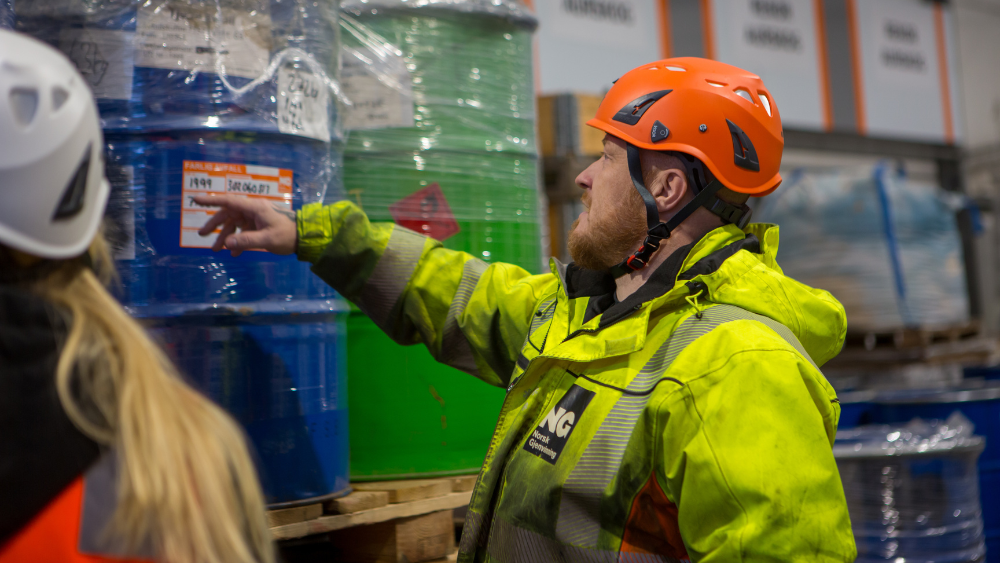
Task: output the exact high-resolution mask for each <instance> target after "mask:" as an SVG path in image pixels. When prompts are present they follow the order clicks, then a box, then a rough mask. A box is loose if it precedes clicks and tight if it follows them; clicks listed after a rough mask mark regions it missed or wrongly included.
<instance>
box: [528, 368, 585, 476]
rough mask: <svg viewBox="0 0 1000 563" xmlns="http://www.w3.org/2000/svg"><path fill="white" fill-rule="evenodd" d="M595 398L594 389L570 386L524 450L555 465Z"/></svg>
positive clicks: (529, 439)
mask: <svg viewBox="0 0 1000 563" xmlns="http://www.w3.org/2000/svg"><path fill="white" fill-rule="evenodd" d="M593 398H594V392H593V391H587V390H586V389H584V388H583V387H580V386H578V385H574V386H572V387H570V388H569V391H567V392H566V394H565V395H563V397H562V399H560V400H559V402H558V403H556V405H555V406H554V407H552V410H550V411H549V414H547V415H546V416H545V418H544V419H542V422H541V424H539V425H538V427H537V428H535V429H534V430H533V431H532V432H531V435H530V436H528V441H527V442H525V443H524V450H525V451H526V452H528V453H532V454H534V455H536V456H538V457H540V458H542V459H544V460H545V461H547V462H549V463H551V464H553V465H555V463H556V460H557V459H559V454H561V453H562V451H563V448H564V447H565V446H566V442H567V441H568V440H569V436H570V434H571V433H572V432H573V428H574V427H575V424H576V423H577V422H579V421H580V416H582V415H583V411H584V410H585V409H586V408H587V405H588V404H590V400H591V399H593Z"/></svg>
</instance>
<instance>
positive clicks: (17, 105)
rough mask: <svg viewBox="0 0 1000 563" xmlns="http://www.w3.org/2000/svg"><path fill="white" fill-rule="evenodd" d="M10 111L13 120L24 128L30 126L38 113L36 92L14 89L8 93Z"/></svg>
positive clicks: (30, 89) (31, 89)
mask: <svg viewBox="0 0 1000 563" xmlns="http://www.w3.org/2000/svg"><path fill="white" fill-rule="evenodd" d="M10 109H11V111H12V112H13V113H14V119H16V120H17V122H18V123H19V124H21V125H22V126H24V127H27V126H28V125H31V122H32V121H34V120H35V114H36V113H38V90H35V89H34V88H14V89H12V90H11V91H10Z"/></svg>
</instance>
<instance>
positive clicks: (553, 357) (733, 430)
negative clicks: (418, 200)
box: [298, 202, 856, 563]
mask: <svg viewBox="0 0 1000 563" xmlns="http://www.w3.org/2000/svg"><path fill="white" fill-rule="evenodd" d="M298 229H299V242H298V256H299V258H300V259H301V260H307V261H309V262H311V263H312V264H313V271H314V272H315V273H316V274H318V275H319V276H320V277H321V278H323V279H324V280H325V281H326V282H327V283H329V284H330V285H332V286H333V287H334V288H335V289H337V291H339V292H340V293H341V294H342V295H344V296H345V297H346V298H348V299H350V300H352V301H353V302H354V303H356V304H357V305H358V306H359V307H360V308H361V309H362V310H363V311H364V312H365V313H366V314H368V315H369V316H370V317H371V318H372V320H373V321H374V322H375V323H376V324H378V325H379V326H380V327H381V328H382V329H383V330H385V332H386V333H387V334H388V335H389V336H390V337H392V338H393V339H394V340H395V341H396V342H398V343H400V344H416V343H420V342H422V343H423V344H424V345H426V346H427V348H428V349H429V350H430V352H431V354H433V355H434V357H435V358H436V359H437V360H438V361H441V362H443V363H446V364H448V365H451V366H454V367H456V368H458V369H461V370H463V371H466V372H468V373H470V374H472V375H474V376H476V377H478V378H480V379H482V380H483V381H485V382H487V383H490V384H492V385H499V386H503V387H504V388H507V397H506V399H505V401H504V404H503V408H502V409H501V412H500V413H499V420H498V422H497V427H496V432H495V433H494V435H493V439H492V441H491V442H490V444H489V448H488V450H487V451H486V452H485V453H486V459H485V461H484V463H483V470H482V473H481V474H480V477H479V480H478V482H477V483H476V487H475V490H474V492H473V495H472V501H471V503H470V506H469V512H468V515H467V517H466V524H465V530H464V533H463V535H462V540H461V542H460V553H459V561H468V562H471V561H498V562H511V563H514V562H536V561H537V562H549V561H567V562H569V561H601V562H605V561H606V562H609V563H610V562H620V561H650V562H653V561H696V562H699V563H712V562H727V563H728V562H738V561H774V562H779V561H780V562H790V561H809V562H818V561H837V562H848V561H854V559H855V556H856V550H855V545H854V539H853V536H852V534H851V526H850V520H849V517H848V514H847V504H846V501H845V498H844V490H843V487H842V485H841V482H840V476H839V474H838V472H837V466H836V464H835V463H834V458H833V454H832V452H831V446H832V444H833V440H834V435H835V433H836V430H837V420H838V417H839V415H840V407H839V404H838V401H837V397H836V393H835V392H834V390H833V388H832V387H831V386H830V384H829V383H828V382H827V381H826V379H825V378H824V377H823V374H822V373H821V372H820V370H819V368H818V367H817V366H819V365H822V364H823V363H824V362H826V361H828V360H829V359H830V358H832V357H833V356H835V355H836V354H837V353H838V352H839V351H840V348H841V346H842V345H843V341H844V335H845V329H846V319H845V316H844V310H843V307H841V305H840V303H838V302H837V301H836V300H835V299H834V298H833V297H832V296H831V295H830V294H828V293H826V292H825V291H821V290H817V289H812V288H809V287H807V286H805V285H803V284H801V283H798V282H796V281H794V280H792V279H790V278H788V277H785V276H784V275H783V274H782V272H781V269H780V268H779V267H778V265H777V263H776V262H775V253H776V252H777V247H778V228H777V227H775V226H771V225H762V224H751V225H750V226H748V227H747V229H746V231H741V230H740V229H739V228H737V227H735V226H733V225H728V226H725V227H720V228H718V229H716V230H714V231H712V232H711V233H709V234H707V235H706V236H705V237H704V238H702V239H701V240H700V241H698V242H696V243H693V244H691V245H689V246H687V247H684V248H681V249H679V250H677V251H675V252H674V254H673V255H671V256H670V258H668V259H667V261H666V262H665V263H663V264H662V265H661V266H660V267H659V268H658V269H657V270H656V272H655V273H654V274H653V276H652V277H651V278H650V279H649V281H648V282H647V283H646V284H645V285H643V286H642V288H641V289H639V290H638V291H637V292H636V293H635V294H633V295H631V296H629V297H628V298H626V299H625V300H623V301H621V302H617V301H616V300H615V299H614V297H613V292H614V287H615V286H614V280H613V279H612V278H611V277H610V276H608V275H607V274H603V273H598V272H593V271H587V270H582V269H579V268H577V267H576V266H575V265H573V264H569V265H563V264H561V263H559V262H558V261H555V260H553V261H552V266H551V270H552V271H551V273H547V274H542V275H531V274H529V273H528V272H527V271H525V270H524V269H522V268H519V267H517V266H514V265H511V264H502V263H498V264H486V263H485V262H483V261H481V260H479V259H477V258H475V257H473V256H471V255H469V254H467V253H463V252H457V251H453V250H448V249H445V248H443V247H442V246H441V244H440V243H439V242H437V241H435V240H433V239H430V238H427V237H424V236H421V235H418V234H416V233H414V232H412V231H408V230H406V229H403V228H401V227H399V226H395V225H392V224H372V223H369V221H368V219H367V217H366V216H365V215H364V213H362V212H361V210H359V209H358V208H357V207H356V206H354V205H353V204H351V203H349V202H340V203H337V204H335V205H331V206H326V207H323V206H320V205H318V204H314V205H307V206H305V207H304V208H303V209H302V210H301V211H300V212H299V214H298Z"/></svg>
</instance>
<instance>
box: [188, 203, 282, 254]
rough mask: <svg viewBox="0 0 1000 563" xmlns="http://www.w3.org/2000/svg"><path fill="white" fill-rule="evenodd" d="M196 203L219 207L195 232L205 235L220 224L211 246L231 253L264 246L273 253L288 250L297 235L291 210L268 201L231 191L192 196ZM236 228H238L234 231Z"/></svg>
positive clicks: (216, 249) (259, 248) (264, 248)
mask: <svg viewBox="0 0 1000 563" xmlns="http://www.w3.org/2000/svg"><path fill="white" fill-rule="evenodd" d="M194 201H195V202H196V203H198V204H199V205H205V206H209V207H220V208H221V209H219V211H218V212H216V213H215V215H213V216H212V217H210V218H209V220H208V222H207V223H205V226H204V227H202V228H201V229H200V230H199V231H198V234H199V235H201V236H203V237H204V236H208V235H209V234H211V232H212V231H214V230H215V229H216V228H217V227H219V226H220V225H221V226H222V231H221V232H220V233H219V237H218V238H216V239H215V243H214V244H213V245H212V250H214V251H216V252H218V251H220V250H222V249H223V247H225V248H228V249H229V251H230V252H231V253H232V255H233V256H239V255H240V254H241V253H242V252H243V251H244V250H266V251H268V252H273V253H275V254H292V253H293V252H295V243H296V240H297V238H298V229H297V227H296V224H295V213H294V212H292V211H289V210H286V209H281V208H279V207H277V206H275V205H274V204H272V203H269V202H267V201H262V200H260V199H253V198H247V197H239V196H231V195H218V196H213V195H199V196H194ZM237 229H238V230H239V231H240V232H236V231H237Z"/></svg>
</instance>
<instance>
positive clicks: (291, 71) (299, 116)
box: [278, 67, 330, 143]
mask: <svg viewBox="0 0 1000 563" xmlns="http://www.w3.org/2000/svg"><path fill="white" fill-rule="evenodd" d="M329 105H330V90H329V88H328V87H327V85H326V84H325V83H324V82H323V80H322V79H321V78H320V77H317V76H316V75H315V74H313V73H311V72H309V71H308V70H307V69H298V68H291V67H285V68H282V69H281V70H280V71H278V130H279V131H281V132H282V133H287V134H289V135H301V136H303V137H312V138H313V139H319V140H320V141H325V142H327V143H329V142H330V120H329V117H328V115H327V108H328V107H329Z"/></svg>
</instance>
